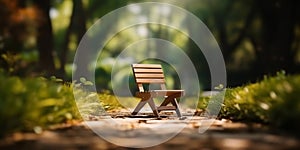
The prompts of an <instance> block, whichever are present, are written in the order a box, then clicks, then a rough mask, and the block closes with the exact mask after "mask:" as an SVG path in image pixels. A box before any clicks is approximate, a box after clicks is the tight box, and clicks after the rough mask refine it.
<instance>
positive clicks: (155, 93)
mask: <svg viewBox="0 0 300 150" xmlns="http://www.w3.org/2000/svg"><path fill="white" fill-rule="evenodd" d="M132 70H133V75H134V78H135V82H136V84H137V87H138V90H139V91H138V92H136V97H138V98H141V101H140V102H139V103H138V105H137V106H136V108H135V109H134V111H133V112H132V115H136V114H137V113H138V112H139V111H140V110H141V109H142V108H143V106H144V105H145V104H146V103H148V104H149V105H150V107H151V109H152V111H153V113H154V115H155V116H157V117H160V116H159V112H160V111H165V110H175V111H176V114H177V116H178V117H182V116H181V113H180V110H179V106H178V102H177V100H176V98H178V97H181V96H183V95H184V90H167V89H166V85H165V83H166V82H165V77H164V74H163V70H162V67H161V65H160V64H132ZM145 84H159V85H160V88H161V89H159V90H148V91H146V90H145V89H144V87H143V85H145ZM155 97H164V100H163V102H162V103H161V104H160V106H158V107H157V106H156V105H155V103H154V101H153V98H155ZM168 104H171V106H168Z"/></svg>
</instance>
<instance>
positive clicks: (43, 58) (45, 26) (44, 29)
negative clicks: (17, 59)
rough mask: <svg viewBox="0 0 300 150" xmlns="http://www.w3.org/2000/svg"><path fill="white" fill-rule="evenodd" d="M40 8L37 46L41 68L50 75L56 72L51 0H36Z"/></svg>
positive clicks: (35, 2)
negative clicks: (50, 14) (50, 12)
mask: <svg viewBox="0 0 300 150" xmlns="http://www.w3.org/2000/svg"><path fill="white" fill-rule="evenodd" d="M33 2H34V4H35V5H36V7H37V9H38V15H39V19H38V23H37V48H38V52H39V69H40V70H41V71H42V72H43V73H45V75H46V76H50V75H52V74H54V73H55V66H54V59H53V34H52V25H51V19H50V16H49V10H50V0H43V1H41V0H34V1H33Z"/></svg>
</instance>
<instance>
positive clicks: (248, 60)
mask: <svg viewBox="0 0 300 150" xmlns="http://www.w3.org/2000/svg"><path fill="white" fill-rule="evenodd" d="M135 2H148V1H143V0H127V1H125V0H0V122H1V125H0V127H1V129H3V130H1V132H0V137H1V136H2V135H4V134H6V133H9V132H13V131H19V130H26V131H28V130H30V131H31V130H33V131H34V132H36V133H40V132H41V130H42V128H43V127H48V126H49V125H52V124H57V123H65V122H67V123H72V121H73V120H80V119H82V117H89V115H91V114H97V113H101V112H102V111H103V110H98V109H96V108H94V106H95V105H98V104H99V103H101V104H102V105H103V106H104V108H105V110H113V109H120V108H122V106H121V105H120V104H119V102H118V100H117V99H116V97H115V96H114V95H112V94H110V91H111V80H112V79H111V69H112V67H113V65H114V62H116V57H117V56H118V54H119V53H120V52H121V51H122V50H123V49H124V48H126V47H127V46H128V44H129V43H132V42H134V41H137V40H139V39H147V38H161V39H165V40H168V41H170V42H172V43H173V44H175V45H176V46H178V47H179V48H181V49H183V50H184V51H185V52H186V53H187V54H188V55H189V57H190V58H191V60H192V61H193V63H194V65H195V67H196V69H197V71H198V75H199V79H200V81H199V82H200V85H201V87H202V89H203V90H213V89H210V86H211V85H210V72H209V68H208V66H207V62H206V60H205V58H204V57H203V54H202V53H201V50H200V49H199V48H198V47H197V46H196V45H195V43H194V42H193V41H192V40H191V39H189V38H188V37H187V36H185V35H184V34H182V33H181V32H179V31H176V30H174V29H171V28H168V27H166V26H163V25H157V24H144V25H136V26H133V27H131V28H128V29H126V30H123V31H121V32H119V33H118V34H117V35H115V36H114V37H113V38H112V39H110V41H109V43H108V44H107V45H105V48H104V51H103V53H102V55H103V57H104V58H105V59H104V60H101V61H99V60H98V61H97V64H96V70H95V82H96V83H95V84H96V87H97V90H98V91H99V93H100V94H95V93H85V92H84V91H77V92H79V95H81V97H80V100H79V101H77V104H78V106H79V108H80V109H81V115H82V116H81V115H80V114H79V112H78V110H77V108H76V104H75V101H74V97H73V94H74V93H73V89H72V85H73V84H74V83H72V81H71V80H72V66H73V59H74V55H75V53H76V48H77V46H78V44H79V42H80V40H81V38H82V36H83V35H84V34H85V32H86V31H87V30H88V29H89V27H91V26H92V25H93V24H94V23H95V21H97V20H98V19H100V18H101V17H102V16H104V15H105V14H107V13H109V12H111V11H113V10H115V9H117V8H120V7H122V6H126V5H127V4H130V3H135ZM156 2H166V3H170V4H173V5H176V6H178V7H182V8H184V9H186V10H188V11H190V12H192V13H193V14H194V15H196V16H197V17H198V18H199V19H201V20H202V21H203V22H204V23H205V24H206V25H207V26H208V28H209V29H210V30H211V32H212V33H213V35H214V36H215V38H216V40H217V41H218V43H219V46H220V47H221V50H222V53H223V56H224V59H225V63H226V69H227V79H228V87H229V88H228V90H227V92H226V94H225V101H224V103H223V104H217V105H222V109H221V112H220V114H219V117H220V118H229V119H231V120H238V121H246V122H260V123H265V124H270V125H271V126H274V127H280V128H283V129H287V130H290V131H291V133H292V134H298V135H300V131H299V128H298V127H299V124H300V122H299V121H298V120H299V119H298V118H299V116H300V111H299V110H300V109H299V108H300V101H299V96H298V95H299V90H300V88H299V83H300V80H299V79H300V76H299V72H300V69H299V68H300V9H299V8H300V3H299V2H300V1H298V0H263V1H260V0H243V1H236V0H226V1H224V0H184V1H179V0H160V1H156ZM137 10H139V8H135V10H133V11H137ZM139 11H142V10H139ZM160 11H162V12H164V15H165V16H163V17H162V16H161V15H160V14H161V13H157V12H160ZM149 13H150V14H151V16H152V17H156V18H158V19H162V20H164V19H167V20H164V21H168V22H170V23H172V24H182V23H183V22H185V21H186V20H185V16H175V17H174V16H173V17H169V16H171V14H172V12H170V11H167V10H151V11H150V12H149ZM122 15H123V16H122ZM144 17H145V16H142V15H140V19H145V18H144ZM129 19H135V18H132V17H130V16H126V14H121V16H119V18H118V19H117V20H116V22H114V24H111V27H112V28H118V27H119V25H121V24H122V23H124V22H126V20H129ZM100 21H101V20H100ZM103 28H106V27H103ZM104 30H105V29H104ZM108 31H109V30H108ZM203 38H205V37H203ZM178 59H180V58H178ZM122 61H123V62H127V63H128V62H130V61H129V60H122ZM122 61H120V62H122ZM90 63H93V62H90ZM163 67H164V69H165V72H166V73H167V82H168V83H167V85H168V86H171V87H170V88H172V87H174V88H176V87H179V86H180V85H179V83H178V82H176V81H178V76H177V74H176V71H175V70H174V69H173V68H172V67H169V66H168V64H163ZM86 68H89V67H88V66H86ZM129 69H130V68H129V67H122V66H121V67H120V68H119V69H117V74H116V76H115V78H114V79H113V80H116V83H119V84H120V87H121V88H122V85H123V84H124V82H128V81H127V80H126V79H127V78H126V76H128V70H129ZM270 76H271V77H270ZM129 79H130V81H132V78H129ZM80 81H81V84H83V85H91V84H93V83H90V82H89V81H88V80H86V79H85V78H80ZM132 84H133V83H130V85H132ZM117 86H118V85H117ZM133 86H134V85H133ZM97 96H99V98H100V102H98V101H94V98H93V97H97ZM217 96H218V95H217ZM127 98H128V97H127ZM129 99H134V98H133V97H130V98H129ZM210 100H214V98H212V97H202V98H200V100H199V104H198V109H202V110H204V111H205V109H206V107H207V103H208V102H209V101H210ZM135 102H137V101H135ZM85 104H87V105H85ZM94 104H95V105H94ZM4 122H5V123H4ZM295 131H296V132H295Z"/></svg>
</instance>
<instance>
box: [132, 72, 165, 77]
mask: <svg viewBox="0 0 300 150" xmlns="http://www.w3.org/2000/svg"><path fill="white" fill-rule="evenodd" d="M135 77H136V78H164V75H163V74H162V73H161V74H149V73H147V74H142V73H136V74H135Z"/></svg>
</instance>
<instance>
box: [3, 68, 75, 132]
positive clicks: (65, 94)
mask: <svg viewBox="0 0 300 150" xmlns="http://www.w3.org/2000/svg"><path fill="white" fill-rule="evenodd" d="M51 80H54V81H49V80H47V79H45V78H19V77H16V76H7V75H4V74H3V73H0V82H1V85H0V95H1V100H0V122H1V124H0V128H1V131H0V135H3V134H5V133H9V132H13V131H18V130H22V131H30V130H33V129H37V128H42V127H47V126H48V125H52V124H56V123H62V122H66V121H68V120H72V119H79V118H80V114H79V113H78V111H77V108H76V105H75V101H74V98H73V94H72V88H70V85H67V84H61V83H56V82H58V81H60V80H59V79H56V78H52V79H51Z"/></svg>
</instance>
